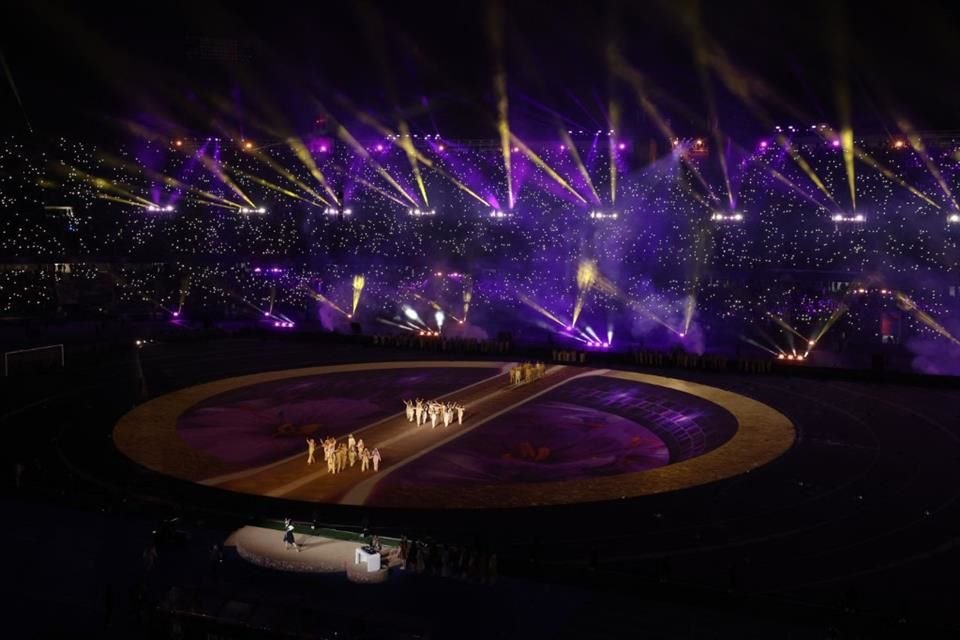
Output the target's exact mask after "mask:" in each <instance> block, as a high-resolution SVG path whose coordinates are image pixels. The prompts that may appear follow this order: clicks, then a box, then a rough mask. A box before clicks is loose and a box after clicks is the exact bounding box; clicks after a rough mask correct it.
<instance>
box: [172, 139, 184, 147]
mask: <svg viewBox="0 0 960 640" xmlns="http://www.w3.org/2000/svg"><path fill="white" fill-rule="evenodd" d="M173 144H174V145H175V146H178V147H182V146H183V140H174V141H173Z"/></svg>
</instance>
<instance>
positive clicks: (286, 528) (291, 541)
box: [283, 518, 300, 553]
mask: <svg viewBox="0 0 960 640" xmlns="http://www.w3.org/2000/svg"><path fill="white" fill-rule="evenodd" d="M283 545H284V547H285V548H286V549H287V551H289V550H290V547H291V546H292V547H293V548H295V549H296V550H297V553H300V545H298V544H297V540H296V538H294V537H293V521H292V520H291V519H290V518H284V520H283Z"/></svg>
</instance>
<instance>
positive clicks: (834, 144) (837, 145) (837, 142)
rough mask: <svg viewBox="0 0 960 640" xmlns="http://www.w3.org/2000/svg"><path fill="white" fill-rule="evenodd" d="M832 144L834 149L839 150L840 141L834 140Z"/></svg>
mask: <svg viewBox="0 0 960 640" xmlns="http://www.w3.org/2000/svg"><path fill="white" fill-rule="evenodd" d="M830 144H831V145H833V148H834V149H837V148H839V147H840V141H839V140H833V141H832V142H831V143H830Z"/></svg>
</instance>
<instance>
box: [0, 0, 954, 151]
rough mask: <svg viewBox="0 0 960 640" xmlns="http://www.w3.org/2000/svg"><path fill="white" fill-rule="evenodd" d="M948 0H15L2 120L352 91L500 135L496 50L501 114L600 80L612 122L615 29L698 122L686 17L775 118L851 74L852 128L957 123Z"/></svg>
mask: <svg viewBox="0 0 960 640" xmlns="http://www.w3.org/2000/svg"><path fill="white" fill-rule="evenodd" d="M498 12H499V14H500V15H501V19H500V20H499V22H498V20H497V18H496V16H497V14H498ZM956 12H957V10H956V9H955V8H951V6H950V5H949V4H947V3H925V2H919V3H918V2H913V3H909V4H904V3H893V4H890V5H888V6H885V5H883V4H881V3H862V4H859V3H848V4H846V5H844V4H842V3H836V2H829V1H822V2H802V3H793V4H786V3H780V2H762V3H761V2H756V3H747V2H739V3H733V2H702V3H695V2H670V1H664V2H630V3H628V2H580V3H573V2H550V3H544V2H505V3H501V4H499V5H498V4H496V3H483V2H464V1H452V2H443V3H426V2H417V3H413V2H380V3H377V2H321V3H303V4H302V5H298V4H292V3H291V4H286V3H262V2H261V3H250V4H246V3H244V4H243V6H241V3H212V2H205V1H203V0H197V1H195V2H177V3H172V4H166V3H132V2H127V3H123V4H107V3H96V2H93V3H83V4H80V3H50V2H45V1H39V2H19V3H18V2H14V3H8V4H5V5H4V7H3V8H2V9H0V50H2V53H3V55H4V58H5V60H6V63H7V67H8V69H9V71H10V74H11V76H12V79H13V81H14V82H15V84H16V87H17V89H18V90H19V95H20V98H21V100H22V102H23V109H22V110H21V107H20V105H19V104H18V101H17V99H16V97H15V94H14V92H13V90H12V85H11V82H10V79H9V76H7V77H5V78H4V80H3V82H2V84H0V113H2V116H3V128H4V130H8V131H25V130H26V128H27V127H26V121H27V120H29V121H30V123H31V124H32V125H33V128H34V130H36V131H39V132H48V133H60V132H63V133H67V132H71V133H76V132H84V133H86V134H88V135H89V134H90V133H91V132H96V133H97V134H98V135H109V134H110V132H111V131H115V130H116V129H117V127H116V122H117V120H118V119H134V120H138V121H141V122H149V123H150V124H151V125H153V126H160V125H159V124H158V123H162V125H163V126H166V127H168V128H169V127H174V126H176V127H183V128H185V129H187V130H190V131H195V132H203V131H206V130H209V129H210V128H211V127H210V125H211V119H212V118H213V117H225V116H223V114H221V115H220V116H214V115H212V113H211V109H210V108H209V104H210V99H211V98H210V97H211V96H215V97H216V98H217V99H220V100H221V101H224V103H225V104H229V105H230V106H231V109H232V111H231V115H230V116H226V117H229V118H232V120H233V121H234V122H238V123H241V125H242V123H243V122H244V121H245V120H250V119H251V118H253V119H257V120H258V121H260V122H264V121H266V122H268V123H269V124H270V125H272V126H276V127H277V128H278V129H283V130H287V129H290V130H294V131H303V130H305V129H307V128H309V127H310V126H312V124H313V123H314V122H315V118H316V116H317V115H318V113H320V112H321V111H322V109H330V110H331V112H334V113H338V114H344V112H345V111H349V109H347V108H346V107H344V105H345V104H347V102H346V101H345V100H344V98H346V99H348V101H349V103H350V104H353V105H356V106H357V107H360V108H363V109H366V110H369V111H371V112H372V113H376V114H377V115H378V116H379V117H382V118H384V119H385V120H387V121H395V118H396V116H397V115H398V114H400V115H402V116H403V117H404V119H406V120H408V121H409V122H410V124H411V127H412V128H413V129H414V130H419V131H421V132H424V133H432V132H440V133H442V134H443V135H446V136H449V137H461V138H463V137H493V136H495V135H496V128H495V126H494V118H495V115H496V100H495V95H494V91H493V86H494V81H493V78H494V74H495V70H496V69H497V66H498V63H497V61H498V59H499V60H502V63H503V68H504V70H505V72H506V77H507V83H508V87H509V96H510V119H511V125H512V126H513V127H514V128H517V129H519V130H521V131H523V132H524V133H525V134H526V135H529V136H535V135H541V134H544V133H547V132H549V131H552V130H554V129H555V126H554V125H555V121H554V120H553V119H552V116H550V114H549V111H547V109H549V110H553V111H555V112H557V113H559V114H560V115H561V116H562V118H563V119H564V122H565V124H566V125H567V126H572V127H577V126H578V125H579V126H582V127H585V128H593V127H594V126H595V125H597V124H603V121H604V120H605V113H606V111H607V109H608V101H609V99H610V98H611V97H613V98H615V99H616V100H618V101H619V102H620V104H621V105H622V111H623V128H624V129H627V130H633V131H636V132H640V131H644V130H646V129H650V130H653V126H652V123H650V122H649V121H647V120H646V118H645V117H644V115H643V113H642V111H641V109H639V107H638V103H637V100H636V97H635V93H634V91H633V89H632V88H631V87H630V86H629V85H628V84H627V83H626V82H624V81H623V79H622V78H618V77H614V76H615V74H614V73H613V72H612V71H611V66H610V65H609V64H608V52H609V51H610V50H611V49H616V50H617V51H619V52H620V53H621V55H622V56H623V58H624V59H626V60H627V61H628V62H629V63H630V64H631V65H632V66H633V67H634V68H635V69H636V70H638V71H639V72H640V73H642V74H643V76H644V78H645V79H646V82H648V83H649V84H648V85H647V86H649V87H650V88H651V89H652V90H653V91H654V92H655V93H654V96H655V102H657V106H658V107H659V108H661V109H662V110H663V112H664V114H665V116H666V117H668V118H669V120H670V122H671V126H672V127H673V128H674V129H676V130H677V131H678V132H680V133H688V134H690V135H697V134H700V133H701V132H702V131H701V129H702V127H698V126H697V125H696V124H695V123H693V122H691V121H690V120H689V118H686V117H685V116H684V115H683V109H682V108H678V107H677V105H682V107H685V108H687V109H688V110H690V111H692V112H695V113H697V114H699V116H700V117H701V118H703V119H708V116H707V111H708V107H707V101H706V99H705V95H706V94H705V92H704V84H703V76H702V75H701V74H700V73H699V72H698V67H697V65H696V64H695V58H696V56H695V46H694V41H695V39H696V38H697V37H699V38H701V42H704V41H706V42H709V43H711V46H712V47H713V48H712V49H711V50H712V51H714V52H722V53H723V55H724V56H725V57H726V59H728V60H729V61H730V62H731V63H732V64H734V65H736V67H737V68H738V69H740V70H742V71H743V72H746V73H749V74H750V76H751V77H752V78H756V79H760V80H762V83H763V86H764V87H767V88H769V90H770V91H772V92H773V93H774V94H775V95H776V99H772V98H770V97H769V96H767V97H765V98H764V99H763V100H762V101H761V102H762V105H763V108H764V109H765V112H766V113H767V114H768V115H769V117H770V118H772V119H773V120H774V121H777V122H783V123H787V122H797V118H796V112H799V113H802V114H803V115H804V116H806V117H807V118H808V119H809V122H811V123H812V122H815V121H825V122H829V123H832V124H836V123H837V122H838V114H839V111H840V106H839V105H840V104H841V101H840V97H839V96H840V95H841V94H842V93H843V91H842V90H841V89H842V88H845V89H846V91H847V93H848V95H849V97H850V98H849V101H850V113H851V119H852V122H853V124H854V126H855V128H856V130H857V131H858V132H865V131H866V132H873V133H882V132H884V131H887V130H892V129H894V128H895V118H896V116H897V115H898V114H902V115H904V116H906V117H908V118H909V119H910V120H911V121H912V122H913V123H914V125H915V126H916V127H917V128H919V129H924V130H953V129H957V128H960V127H958V126H957V124H956V123H957V120H958V119H957V117H956V113H958V112H960V111H958V108H960V92H958V90H957V88H956V80H955V74H954V72H953V70H954V68H955V67H956V63H957V61H958V57H960V53H958V51H957V48H956V46H955V42H956V41H957V37H956V36H957V34H958V31H960V30H958V28H957V27H958V20H957V16H956ZM498 23H499V24H500V25H502V26H501V28H500V29H499V30H498V29H496V28H494V27H493V26H492V25H495V24H498ZM497 31H499V32H500V33H502V42H503V45H502V47H500V48H499V49H498V48H497V47H496V46H495V44H494V41H495V40H496V38H495V37H494V33H495V32H497ZM696 34H699V36H697V35H696ZM707 77H708V81H707V82H708V83H709V86H710V87H711V90H712V91H713V92H714V95H715V98H716V105H717V118H718V120H719V123H720V126H721V127H722V128H724V129H726V130H729V131H735V132H737V133H754V132H756V133H762V132H764V131H765V130H766V129H767V125H766V123H765V122H764V121H763V119H762V118H757V117H756V114H755V113H754V112H752V111H751V110H750V109H748V108H747V107H746V106H745V105H744V104H743V102H742V101H741V100H738V99H737V98H735V97H734V96H733V95H732V94H731V92H730V91H729V90H728V89H726V88H725V87H724V83H723V82H722V80H721V79H720V78H719V77H718V75H717V74H716V73H713V72H708V73H707ZM664 95H669V96H670V99H667V98H664ZM671 99H672V100H673V101H674V102H673V103H671ZM200 104H203V105H204V106H202V107H200V106H198V105H200ZM318 104H320V105H322V107H320V106H318ZM785 104H786V105H789V108H788V107H785V106H784V105H785ZM791 108H792V109H793V110H794V111H795V112H794V113H793V114H791ZM276 114H281V117H280V118H278V117H276ZM342 117H343V118H347V117H348V116H346V115H343V116H342ZM280 120H282V121H283V123H282V124H280Z"/></svg>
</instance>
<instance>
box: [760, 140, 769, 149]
mask: <svg viewBox="0 0 960 640" xmlns="http://www.w3.org/2000/svg"><path fill="white" fill-rule="evenodd" d="M769 144H770V143H768V142H767V141H766V140H761V141H760V148H761V149H766V148H767V145H769Z"/></svg>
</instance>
